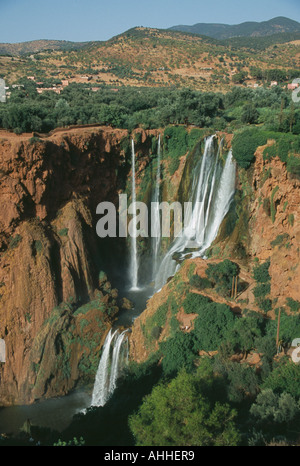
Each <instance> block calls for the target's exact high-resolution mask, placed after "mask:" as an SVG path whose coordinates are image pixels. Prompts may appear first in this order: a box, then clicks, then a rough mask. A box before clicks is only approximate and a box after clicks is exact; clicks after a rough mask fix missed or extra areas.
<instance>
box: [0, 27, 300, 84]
mask: <svg viewBox="0 0 300 466" xmlns="http://www.w3.org/2000/svg"><path fill="white" fill-rule="evenodd" d="M282 36H285V35H284V34H282V35H281V34H277V35H275V36H270V37H271V40H270V41H269V42H267V43H266V42H265V40H266V38H264V37H262V38H253V39H252V40H253V41H254V44H253V48H251V44H250V43H248V42H247V43H246V44H245V43H241V44H239V42H238V39H231V41H234V42H232V43H231V42H230V40H229V41H225V42H221V41H218V40H216V39H211V38H208V37H205V36H198V35H192V34H188V33H182V32H175V31H166V30H159V29H149V28H141V27H140V28H134V29H131V30H129V31H127V32H125V33H123V34H121V35H119V36H116V37H114V38H112V39H110V40H108V41H106V42H93V43H86V44H85V46H84V49H82V48H81V49H74V50H67V51H66V50H53V51H49V50H47V51H46V50H44V51H40V52H38V53H34V54H32V55H31V56H22V57H8V56H5V57H0V75H1V77H4V78H5V79H6V81H7V82H8V84H13V83H16V82H18V80H20V78H22V77H26V76H34V77H35V81H36V82H39V81H41V82H44V81H45V80H47V79H51V80H53V82H55V81H56V80H58V81H60V80H61V79H68V80H69V82H86V78H82V76H87V77H88V80H89V82H90V84H93V85H101V84H109V85H112V86H115V87H117V86H121V85H127V86H147V87H158V86H159V87H161V86H176V87H190V88H193V89H198V90H212V87H213V90H222V91H225V90H226V89H228V88H229V87H230V86H231V85H232V78H233V76H234V75H235V74H237V73H240V72H241V71H243V72H244V73H245V76H244V77H245V78H246V79H243V80H244V81H245V82H246V83H247V84H254V83H255V82H256V79H255V77H254V76H251V75H250V74H251V73H250V69H251V67H252V68H253V67H255V68H261V69H262V70H268V69H274V68H278V69H285V70H289V69H295V68H299V61H300V60H299V59H300V54H299V39H300V35H299V33H298V34H297V33H296V34H288V36H287V37H285V39H284V40H282V39H281V37H282ZM239 40H243V38H239ZM281 42H283V43H281ZM243 80H242V81H243ZM45 87H48V86H45Z"/></svg>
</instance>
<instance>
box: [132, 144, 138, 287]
mask: <svg viewBox="0 0 300 466" xmlns="http://www.w3.org/2000/svg"><path fill="white" fill-rule="evenodd" d="M131 172H132V187H131V202H132V208H133V212H132V214H133V218H132V225H133V234H132V235H131V247H130V282H131V290H132V291H134V290H138V289H139V288H138V268H139V264H138V253H137V239H136V236H137V235H136V227H137V218H136V188H135V150H134V141H133V139H132V140H131Z"/></svg>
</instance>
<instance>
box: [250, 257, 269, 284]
mask: <svg viewBox="0 0 300 466" xmlns="http://www.w3.org/2000/svg"><path fill="white" fill-rule="evenodd" d="M269 267H270V258H269V259H268V260H266V261H265V262H264V263H263V264H260V265H256V266H255V267H254V269H253V278H254V279H255V280H256V281H257V282H258V283H267V282H268V281H270V280H271V277H270V274H269Z"/></svg>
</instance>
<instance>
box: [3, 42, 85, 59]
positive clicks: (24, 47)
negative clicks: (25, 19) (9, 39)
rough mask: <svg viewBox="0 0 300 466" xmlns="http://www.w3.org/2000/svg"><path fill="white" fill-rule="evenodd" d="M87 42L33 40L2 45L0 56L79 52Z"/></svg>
mask: <svg viewBox="0 0 300 466" xmlns="http://www.w3.org/2000/svg"><path fill="white" fill-rule="evenodd" d="M86 44H87V42H70V41H66V40H32V41H29V42H20V43H16V44H5V43H0V55H11V56H22V55H27V54H31V53H37V52H41V51H43V50H63V51H67V50H78V49H81V48H82V47H84V46H85V45H86Z"/></svg>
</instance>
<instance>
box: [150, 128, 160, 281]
mask: <svg viewBox="0 0 300 466" xmlns="http://www.w3.org/2000/svg"><path fill="white" fill-rule="evenodd" d="M160 154H161V145H160V135H159V138H158V149H157V170H156V180H155V191H154V197H153V202H154V204H153V209H152V210H151V236H152V254H153V261H152V276H153V278H155V275H156V272H157V268H158V256H159V248H160V241H161V222H160V210H159V199H160V178H161V166H160V161H161V155H160Z"/></svg>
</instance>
